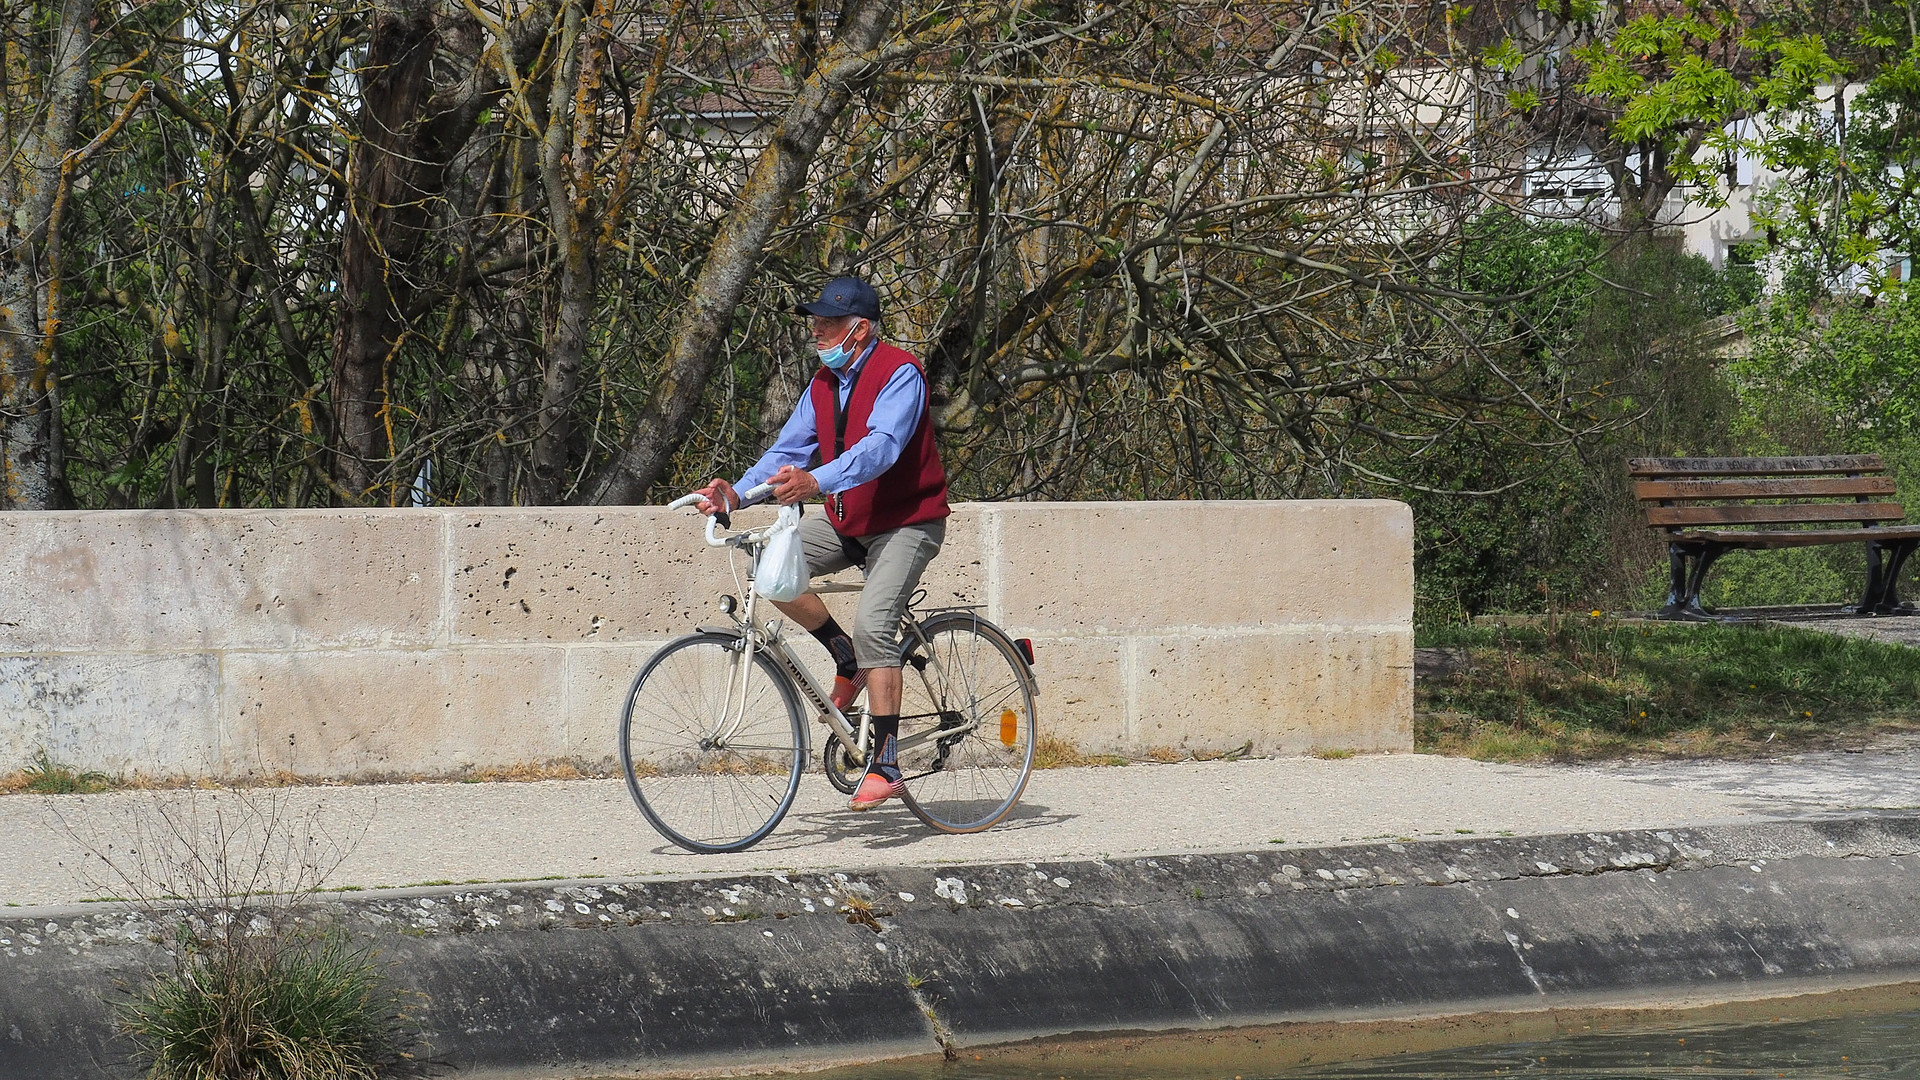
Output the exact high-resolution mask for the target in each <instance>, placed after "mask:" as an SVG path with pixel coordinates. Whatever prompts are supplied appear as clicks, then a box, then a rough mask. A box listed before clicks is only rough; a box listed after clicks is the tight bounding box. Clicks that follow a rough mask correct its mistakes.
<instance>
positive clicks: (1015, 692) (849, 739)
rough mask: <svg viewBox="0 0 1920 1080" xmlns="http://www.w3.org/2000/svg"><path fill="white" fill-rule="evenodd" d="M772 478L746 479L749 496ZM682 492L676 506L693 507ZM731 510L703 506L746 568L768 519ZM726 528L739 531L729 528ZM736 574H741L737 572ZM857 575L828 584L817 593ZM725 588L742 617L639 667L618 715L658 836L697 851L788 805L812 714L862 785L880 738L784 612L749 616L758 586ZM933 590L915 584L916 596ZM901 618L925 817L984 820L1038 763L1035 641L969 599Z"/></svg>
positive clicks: (905, 730) (905, 701) (909, 724)
mask: <svg viewBox="0 0 1920 1080" xmlns="http://www.w3.org/2000/svg"><path fill="white" fill-rule="evenodd" d="M769 490H771V489H770V488H769V487H768V486H767V485H765V484H762V485H760V486H759V487H756V488H754V489H752V490H750V491H748V492H746V493H745V495H744V498H745V500H746V501H748V502H752V501H754V500H756V499H759V498H761V497H762V496H764V495H765V494H766V493H767V492H768V491H769ZM699 500H700V496H699V495H697V494H695V495H686V496H683V497H682V498H679V499H676V500H674V502H672V503H671V504H669V506H668V509H670V510H671V509H679V508H681V507H685V506H691V505H693V504H695V503H697V502H698V501H699ZM732 527H733V526H732V521H731V520H730V518H729V515H726V514H715V515H713V516H712V517H709V518H708V519H707V543H708V544H709V545H710V546H713V547H720V548H727V549H728V558H729V560H731V559H733V557H734V554H735V553H736V552H738V553H740V554H744V555H745V556H747V560H748V565H749V571H748V573H749V577H750V576H751V573H752V571H751V566H752V563H753V562H754V561H755V560H754V556H756V555H757V554H758V553H759V551H760V549H761V547H762V546H763V545H764V544H765V543H766V540H767V536H768V534H769V533H770V531H771V526H768V527H766V528H761V529H746V530H741V531H738V532H732ZM722 530H726V531H728V532H731V535H722ZM737 576H738V575H737V572H736V579H737ZM859 589H860V586H859V585H851V584H836V583H822V584H816V585H815V591H818V592H854V591H858V590H859ZM742 592H743V593H744V596H745V599H744V600H742V599H740V598H739V597H735V596H732V595H727V596H722V597H721V598H720V610H721V611H722V612H723V613H724V614H726V615H727V616H728V618H729V619H730V620H731V623H732V625H729V626H703V627H701V628H700V630H699V631H698V632H697V633H692V634H688V635H686V636H684V637H679V638H675V639H674V640H673V641H670V642H668V643H667V644H666V645H665V646H664V647H662V648H661V650H660V651H659V652H657V653H655V654H654V656H653V658H652V659H651V660H649V661H647V663H646V665H645V666H643V667H642V668H641V669H640V673H639V674H638V675H636V676H634V680H633V686H632V688H631V689H630V690H628V691H627V700H626V706H625V708H624V709H622V710H621V714H620V764H621V767H622V769H623V770H624V771H625V773H626V777H627V790H628V791H630V792H632V794H633V801H634V802H635V803H636V804H638V805H639V807H640V812H641V813H642V814H644V815H646V818H647V821H648V822H650V823H651V824H652V825H653V827H654V828H655V829H658V830H659V831H660V834H661V835H662V836H664V837H666V838H667V839H668V840H671V841H672V842H673V843H675V844H678V845H679V846H681V847H683V848H686V849H687V850H689V851H696V852H703V853H711V852H724V851H742V850H745V849H746V848H749V847H752V846H753V845H754V844H756V843H758V842H760V840H762V839H764V838H765V837H766V835H767V834H768V833H770V832H772V831H773V830H774V827H775V826H777V825H779V824H780V820H781V819H782V818H783V817H785V816H786V814H787V811H788V810H789V809H791V808H792V806H793V800H794V796H795V795H796V794H797V793H798V791H799V789H800V774H801V773H802V772H804V771H805V770H806V768H807V765H808V764H809V762H810V761H811V760H812V754H811V750H810V747H809V740H808V733H809V731H810V727H811V725H809V724H808V723H807V715H808V714H812V715H813V716H814V717H815V718H816V719H817V720H818V721H819V722H820V723H821V724H824V725H825V726H826V728H827V737H826V739H825V740H824V745H823V746H822V747H821V754H820V757H821V763H822V766H823V767H824V769H825V771H826V774H827V779H828V780H829V781H830V782H831V783H832V784H833V786H834V787H835V788H837V789H838V790H839V791H841V792H842V793H844V794H852V793H853V791H854V789H855V788H856V787H857V786H858V785H859V783H860V778H861V776H862V774H864V773H865V771H866V766H867V756H868V754H869V753H870V752H871V750H872V747H873V722H872V719H871V717H869V716H868V714H867V710H866V709H865V708H864V707H863V706H862V705H859V704H855V705H851V706H849V707H848V709H847V711H846V712H845V713H843V712H841V711H840V710H839V709H836V708H834V706H833V703H832V700H831V698H830V696H829V694H828V693H827V691H826V690H824V689H823V688H822V685H821V683H820V681H819V680H817V679H816V678H815V677H814V676H813V673H812V672H810V671H808V670H807V668H806V665H804V664H802V663H801V662H800V660H799V658H798V657H796V656H795V655H794V653H793V650H792V648H791V647H790V646H788V644H787V643H786V640H785V633H784V631H785V627H784V625H783V624H782V622H781V621H780V620H777V619H775V620H770V621H768V622H766V623H765V624H761V625H756V624H755V622H754V600H755V594H754V591H753V589H752V587H751V580H749V582H748V585H747V587H746V588H744V589H743V590H742ZM923 596H924V593H922V594H920V595H917V596H915V598H914V603H915V604H917V603H918V602H919V600H920V599H921V598H922V597H923ZM913 606H914V604H909V605H908V608H909V610H908V611H907V613H906V615H905V616H903V617H902V618H901V620H900V631H901V634H900V637H901V649H900V660H901V668H902V672H901V674H902V676H903V677H902V680H901V683H902V688H901V701H900V734H899V736H898V738H897V740H896V742H895V748H896V752H897V756H898V762H899V766H900V771H901V775H902V777H903V779H904V780H905V782H906V791H905V793H904V794H903V795H902V796H901V800H902V801H903V802H904V803H906V806H907V809H909V810H911V811H912V812H913V814H914V816H915V817H918V818H919V819H920V820H921V821H924V822H926V823H927V824H928V825H930V826H932V827H933V828H935V829H938V830H940V831H941V832H951V833H969V832H979V831H980V830H982V829H986V828H988V827H990V826H992V825H993V824H994V823H995V822H997V821H999V820H1001V819H1002V818H1004V817H1006V815H1007V812H1008V811H1010V810H1012V809H1013V807H1014V804H1015V803H1017V802H1019V800H1020V794H1021V792H1022V791H1024V790H1025V789H1026V786H1027V777H1028V775H1029V774H1031V773H1032V771H1033V747H1034V731H1035V726H1034V725H1035V719H1034V698H1035V696H1036V695H1037V694H1038V688H1037V684H1036V683H1035V680H1034V676H1033V649H1032V645H1031V643H1030V642H1028V641H1026V640H1020V641H1016V640H1014V639H1013V638H1010V637H1008V636H1007V634H1006V632H1005V631H1003V630H1001V629H1000V628H999V627H997V626H995V625H993V624H992V623H990V622H988V621H987V620H986V619H984V618H981V617H980V616H979V615H978V614H977V613H976V612H974V611H973V610H972V609H969V608H949V609H940V610H935V611H930V612H928V613H926V614H925V615H924V616H922V615H917V614H915V613H914V612H913V611H912V610H911V609H912V607H913Z"/></svg>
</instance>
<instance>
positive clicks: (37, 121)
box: [0, 0, 93, 510]
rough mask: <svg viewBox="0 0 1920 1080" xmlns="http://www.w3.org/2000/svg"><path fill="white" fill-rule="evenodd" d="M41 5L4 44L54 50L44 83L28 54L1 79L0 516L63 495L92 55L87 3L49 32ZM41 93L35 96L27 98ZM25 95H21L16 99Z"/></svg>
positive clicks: (9, 57)
mask: <svg viewBox="0 0 1920 1080" xmlns="http://www.w3.org/2000/svg"><path fill="white" fill-rule="evenodd" d="M42 10H43V9H40V8H39V7H38V6H37V5H25V4H23V5H20V6H19V7H17V8H15V9H14V13H13V14H12V16H11V17H12V18H14V19H15V20H16V25H14V26H11V27H8V28H7V36H8V37H9V38H10V39H12V40H17V41H33V40H36V39H38V38H41V37H42V36H43V35H44V36H45V38H46V39H48V40H49V43H50V45H51V47H52V64H51V66H50V67H49V69H48V71H47V73H46V75H45V77H44V81H42V80H41V79H40V78H39V77H38V76H37V75H36V73H35V72H33V71H32V70H31V68H32V67H33V66H34V58H32V57H30V56H28V55H26V53H27V50H23V49H18V48H15V47H13V46H12V45H9V47H8V49H7V50H6V54H5V60H4V63H5V65H6V70H4V71H0V79H4V80H5V82H4V85H5V87H6V94H7V96H6V97H5V98H0V153H4V154H5V155H6V161H5V162H4V163H0V509H5V510H46V509H53V508H55V507H57V506H60V505H63V504H64V503H65V502H66V501H67V500H66V498H65V493H64V492H63V490H62V487H63V485H62V484H61V482H60V481H61V477H62V476H63V474H64V470H63V469H62V468H61V462H60V460H59V455H60V437H59V416H58V414H57V411H56V406H57V403H58V401H59V392H58V386H57V383H56V381H55V380H56V379H57V374H56V372H55V370H54V364H53V360H54V344H55V342H56V340H57V335H58V333H59V322H58V318H57V314H56V312H57V307H56V305H57V303H58V291H59V286H60V281H59V269H58V267H59V246H60V223H59V220H58V217H59V214H58V208H59V205H60V202H61V199H60V196H61V188H62V186H63V184H64V183H65V182H66V180H67V179H68V178H69V175H68V174H67V173H65V172H64V171H63V166H64V165H65V164H66V162H67V160H68V158H69V155H72V154H74V153H75V152H76V151H77V150H78V149H79V147H78V126H79V117H80V106H81V97H82V94H84V93H85V91H86V87H87V75H88V68H89V64H88V53H89V52H90V50H91V49H92V46H93V29H92V22H93V2H92V0H65V2H64V3H62V4H61V5H60V9H59V12H58V14H57V15H56V16H55V18H54V20H53V25H52V26H51V27H48V28H46V29H45V30H42V29H40V28H38V27H35V26H34V25H32V20H33V18H34V16H35V14H36V13H37V12H40V11H42ZM36 83H38V84H39V85H38V91H39V92H38V93H35V92H33V89H32V88H34V87H35V85H36ZM23 90H25V91H27V92H26V93H22V92H21V91H23Z"/></svg>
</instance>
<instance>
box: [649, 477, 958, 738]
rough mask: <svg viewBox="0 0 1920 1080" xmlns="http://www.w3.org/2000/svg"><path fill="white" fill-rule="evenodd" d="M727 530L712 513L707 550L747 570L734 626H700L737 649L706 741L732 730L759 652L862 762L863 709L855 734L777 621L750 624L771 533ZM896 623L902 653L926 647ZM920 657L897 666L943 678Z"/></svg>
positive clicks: (929, 734) (909, 617)
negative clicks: (729, 554) (758, 569)
mask: <svg viewBox="0 0 1920 1080" xmlns="http://www.w3.org/2000/svg"><path fill="white" fill-rule="evenodd" d="M771 490H772V489H771V488H770V487H769V486H767V485H761V486H760V487H756V488H753V489H751V490H749V491H747V492H745V493H744V497H745V499H747V500H753V499H757V498H759V497H761V496H762V495H764V494H766V493H767V492H769V491H771ZM698 499H699V496H698V495H686V496H682V497H681V498H679V499H677V500H675V501H674V502H672V503H670V504H668V507H667V509H669V510H673V509H678V508H680V507H683V506H690V505H692V504H693V503H694V502H696V501H697V500H698ZM731 527H732V524H731V522H730V521H727V520H725V519H722V518H721V516H720V515H714V516H711V517H709V518H708V519H707V544H708V545H709V546H711V547H732V548H738V549H739V550H740V551H741V552H742V553H744V554H745V555H746V556H747V558H748V560H749V562H748V568H747V589H746V594H747V595H746V597H745V599H744V600H742V601H738V602H737V603H738V606H737V607H736V606H734V605H732V604H729V605H727V606H726V607H725V608H724V610H726V612H727V614H728V615H729V616H730V617H731V618H732V619H733V623H734V625H732V626H729V627H719V626H715V627H703V628H702V629H705V630H710V631H712V632H715V633H721V634H734V635H738V636H739V638H740V643H741V644H740V647H739V648H737V649H735V650H734V661H733V664H734V670H733V672H732V673H731V677H730V678H729V679H728V680H727V682H728V687H727V702H726V704H725V706H724V707H723V708H722V709H721V711H720V714H719V716H718V718H717V719H716V723H715V725H714V728H713V730H712V731H711V732H710V733H709V735H708V737H709V738H710V739H711V740H712V741H713V742H714V743H715V744H717V745H725V743H726V741H727V740H728V739H729V738H731V737H732V736H733V734H734V733H735V731H737V730H738V728H739V725H740V723H741V721H742V719H743V718H744V716H745V712H746V706H747V701H746V696H747V694H746V690H747V675H748V673H749V671H750V670H751V669H752V667H753V658H754V655H755V654H756V653H762V652H764V653H765V654H767V655H768V656H770V657H772V658H773V660H774V662H775V664H776V665H777V666H778V667H779V668H780V670H781V671H782V672H784V673H785V674H786V676H787V678H788V679H790V680H792V682H793V684H794V686H795V687H796V688H797V689H799V691H800V692H801V694H802V695H803V696H804V697H805V698H806V700H807V703H808V704H809V705H811V706H812V707H813V709H814V712H815V715H816V716H817V717H818V718H819V719H820V720H821V721H822V722H824V723H825V724H826V725H827V728H828V730H829V731H830V732H831V733H832V737H833V740H834V741H835V742H838V743H839V744H840V745H841V746H842V747H844V748H845V749H846V751H847V752H848V753H849V754H851V755H853V756H854V757H855V758H857V759H859V760H862V761H864V760H866V757H867V754H868V751H869V750H870V749H871V748H872V743H873V722H872V720H871V719H869V718H868V715H867V714H866V713H865V712H864V711H862V712H861V714H860V726H859V728H858V729H857V730H856V729H855V727H854V726H853V724H852V723H851V722H850V720H849V718H848V717H847V715H846V714H845V713H842V712H841V711H840V710H839V709H837V708H835V707H834V705H833V700H832V697H831V695H829V694H828V693H827V691H826V690H824V689H822V687H821V686H820V683H819V682H818V681H817V680H816V679H815V678H814V677H813V673H812V672H811V671H809V670H807V666H806V665H805V664H803V663H801V662H800V658H799V657H798V656H795V655H794V652H793V649H792V648H791V647H790V646H789V645H788V644H787V642H786V638H785V634H784V633H783V632H782V628H781V623H780V622H779V621H778V620H769V621H768V622H767V623H766V624H765V625H764V626H761V625H756V624H755V622H754V608H755V607H756V602H757V601H758V600H759V594H758V593H756V592H755V591H754V590H753V562H754V561H756V560H755V556H757V555H758V554H759V551H760V548H761V547H762V546H763V545H764V544H765V542H766V539H767V534H768V533H769V532H770V531H771V527H770V526H769V527H768V528H764V529H747V530H742V531H740V532H737V533H735V534H734V535H732V536H727V537H721V536H720V535H719V533H718V531H717V530H718V529H720V528H731ZM840 588H841V590H843V591H849V592H857V591H859V587H858V586H851V585H848V586H841V587H840ZM900 622H901V626H900V628H901V630H902V632H903V636H904V637H905V638H906V640H907V641H908V643H909V644H908V646H907V647H906V648H904V649H903V650H902V651H903V653H904V652H909V651H911V650H912V648H913V647H915V646H926V645H927V639H926V636H925V635H924V634H923V633H922V632H921V629H920V624H919V622H918V621H916V620H915V619H914V617H913V614H912V612H908V613H906V614H905V615H903V616H902V617H901V620H900ZM926 653H927V655H926V660H925V663H919V664H911V665H909V664H904V663H903V664H902V668H903V669H904V668H906V667H908V666H911V667H913V668H914V670H915V671H916V672H917V673H918V674H919V675H920V677H921V678H923V679H925V678H928V675H927V669H928V668H931V669H933V678H934V679H936V680H944V679H945V678H946V672H945V670H944V668H943V666H942V665H941V664H940V659H939V657H938V656H936V655H933V650H932V649H930V648H929V649H927V650H926ZM904 675H905V672H904V670H903V671H902V676H903V677H904ZM729 717H731V718H729ZM978 727H979V720H978V719H977V718H976V719H971V720H968V721H967V722H965V723H962V724H956V725H954V726H953V727H941V728H937V729H933V730H927V731H921V732H917V733H915V734H913V735H908V736H905V737H904V738H901V739H900V741H899V743H898V749H899V750H901V751H906V750H910V749H912V748H913V747H916V746H918V745H920V744H921V743H923V742H926V741H928V740H929V739H934V738H953V737H956V736H960V735H965V734H967V733H968V732H971V731H973V730H975V729H977V728H978ZM808 749H809V750H810V749H811V747H808Z"/></svg>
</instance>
